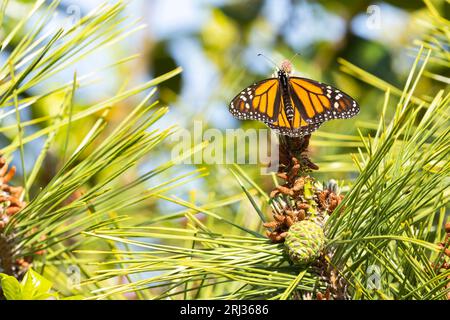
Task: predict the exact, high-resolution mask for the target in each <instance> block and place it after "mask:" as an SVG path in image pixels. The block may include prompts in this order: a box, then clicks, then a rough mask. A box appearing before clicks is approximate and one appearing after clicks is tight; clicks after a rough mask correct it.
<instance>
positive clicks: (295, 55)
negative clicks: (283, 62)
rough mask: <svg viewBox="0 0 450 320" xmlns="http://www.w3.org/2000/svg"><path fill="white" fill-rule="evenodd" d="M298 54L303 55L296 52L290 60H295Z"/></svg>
mask: <svg viewBox="0 0 450 320" xmlns="http://www.w3.org/2000/svg"><path fill="white" fill-rule="evenodd" d="M297 56H301V54H300V53H298V52H296V53H295V54H294V55H293V56H292V58H291V59H289V61H291V62H292V61H294V58H295V57H297Z"/></svg>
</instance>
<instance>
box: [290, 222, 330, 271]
mask: <svg viewBox="0 0 450 320" xmlns="http://www.w3.org/2000/svg"><path fill="white" fill-rule="evenodd" d="M284 244H285V246H286V250H287V253H288V254H289V257H290V258H291V260H292V262H294V263H295V264H298V265H307V264H309V263H311V262H313V261H314V260H316V259H317V258H318V257H319V256H320V252H321V251H322V250H323V248H324V246H325V234H324V233H323V230H322V228H321V227H319V226H318V225H317V224H315V223H314V222H312V221H310V220H303V221H300V222H296V223H294V224H293V225H292V226H291V227H290V228H289V231H288V234H287V236H286V239H285V241H284Z"/></svg>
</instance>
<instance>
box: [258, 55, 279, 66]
mask: <svg viewBox="0 0 450 320" xmlns="http://www.w3.org/2000/svg"><path fill="white" fill-rule="evenodd" d="M258 57H263V58H265V59H266V60H267V61H269V62H270V63H271V64H273V65H274V66H275V68H276V69H278V65H277V64H276V63H275V62H274V61H273V60H272V59H270V58H268V57H266V56H265V55H263V54H262V53H258Z"/></svg>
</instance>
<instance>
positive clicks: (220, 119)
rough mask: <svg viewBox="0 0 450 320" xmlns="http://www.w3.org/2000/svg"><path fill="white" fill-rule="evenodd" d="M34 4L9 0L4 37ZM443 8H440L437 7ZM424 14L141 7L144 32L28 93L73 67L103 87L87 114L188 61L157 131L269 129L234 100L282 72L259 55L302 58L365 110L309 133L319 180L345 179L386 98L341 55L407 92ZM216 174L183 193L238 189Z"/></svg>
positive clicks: (274, 4) (64, 16)
mask: <svg viewBox="0 0 450 320" xmlns="http://www.w3.org/2000/svg"><path fill="white" fill-rule="evenodd" d="M112 2H114V1H112ZM33 3H34V1H19V0H12V1H10V5H9V6H8V9H7V12H6V13H7V14H6V17H5V20H4V21H3V24H2V29H1V32H2V34H7V33H8V31H11V30H12V29H13V28H14V27H15V23H17V21H18V20H19V19H20V18H22V17H23V16H24V15H26V14H27V12H28V11H29V10H30V8H31V6H32V5H33ZM100 3H102V1H93V0H83V1H62V2H61V4H60V5H59V7H58V15H57V16H55V17H54V19H53V24H52V23H51V24H49V25H48V26H47V29H48V31H52V30H56V29H57V28H58V27H60V26H63V25H65V24H70V23H73V22H75V21H76V20H77V19H79V18H80V17H83V16H84V15H86V14H87V13H88V12H89V11H90V10H92V9H93V8H94V7H96V6H97V5H99V4H100ZM445 3H446V2H445V1H441V2H439V1H438V2H437V4H438V5H439V4H440V5H441V6H444V5H445ZM424 10H425V7H424V3H423V2H422V1H419V0H417V1H379V2H373V1H294V0H265V1H262V0H261V1H258V0H251V1H227V0H212V1H206V0H204V1H202V0H169V1H166V0H150V1H148V0H147V1H144V0H133V1H130V3H129V5H128V6H127V10H126V11H127V12H126V13H127V15H128V16H129V19H130V21H133V20H135V19H137V20H139V23H143V24H144V25H145V26H144V27H142V28H141V30H139V31H138V32H136V33H133V34H130V35H129V36H127V37H126V38H125V39H124V40H123V41H120V42H117V43H115V44H114V45H113V46H109V47H107V48H102V50H100V51H96V52H94V53H93V54H91V55H88V56H87V57H86V58H84V59H82V60H81V61H78V62H76V63H73V64H70V65H69V66H68V67H67V68H66V69H64V70H62V71H61V72H58V73H57V74H56V75H54V76H52V77H51V78H50V79H48V80H46V82H45V83H43V84H40V85H39V86H36V87H33V88H31V89H30V92H29V94H32V95H36V94H39V93H44V92H47V91H48V90H49V88H51V87H57V86H58V85H60V84H62V83H66V82H70V81H71V80H72V78H73V73H74V71H76V72H77V75H78V76H79V77H81V76H82V75H85V74H89V73H92V72H95V77H96V78H97V81H96V82H95V83H93V84H91V85H89V86H85V87H82V88H81V89H80V90H78V91H77V93H76V97H75V103H76V106H75V108H76V110H79V109H83V107H85V106H87V105H92V104H93V103H95V102H96V101H100V100H101V99H105V98H107V97H108V96H111V95H113V94H116V93H117V92H118V91H120V90H121V88H122V87H123V86H124V84H126V85H127V86H129V85H131V84H137V83H140V82H142V81H143V80H148V79H150V78H152V77H155V76H158V75H161V74H163V73H165V72H167V71H170V70H172V69H173V68H175V67H176V66H181V67H182V68H183V70H184V71H183V73H182V74H181V76H178V77H175V78H173V79H171V80H169V81H166V82H164V83H163V84H162V85H161V86H160V87H159V92H158V95H159V99H160V100H161V102H162V103H163V104H167V105H169V106H170V107H171V109H170V113H169V114H168V115H167V116H165V117H164V118H163V119H162V121H159V122H158V125H159V126H161V127H167V126H170V125H172V124H178V125H179V126H180V127H181V128H185V129H188V130H190V129H192V126H193V123H194V120H201V121H202V125H203V127H204V128H205V129H207V128H218V129H219V130H223V131H224V130H225V129H227V128H239V127H243V128H253V127H256V128H264V124H262V123H257V122H250V121H246V122H243V121H238V120H236V119H234V118H233V117H232V116H231V115H230V114H229V112H228V107H227V105H228V103H229V101H230V100H231V99H232V98H233V97H234V96H235V95H236V93H238V92H239V91H240V90H241V89H242V88H244V87H245V86H247V85H249V84H251V83H253V82H254V81H256V80H260V79H263V78H265V77H268V76H269V75H270V74H272V72H273V71H274V70H273V66H272V65H270V64H269V63H268V62H267V61H266V60H264V59H262V58H259V57H257V54H258V53H263V54H265V55H266V56H268V57H270V58H271V59H273V60H274V61H276V62H277V63H279V62H280V61H281V60H282V59H284V58H290V57H292V56H293V55H294V54H295V53H300V55H299V56H297V57H295V59H294V60H293V63H294V66H295V74H297V75H299V76H304V77H308V78H312V79H315V80H319V81H322V82H326V83H329V84H332V85H334V86H336V87H338V88H340V89H341V90H343V91H345V92H347V93H348V94H350V95H351V96H352V97H354V98H355V99H356V100H357V101H358V102H359V104H360V106H361V113H360V114H359V115H358V116H357V117H356V118H355V119H351V120H335V121H331V122H329V123H326V124H324V125H323V126H322V127H321V128H320V130H319V131H318V132H317V133H316V134H314V135H313V138H312V146H311V153H312V159H313V161H315V162H317V163H318V164H319V166H320V167H321V170H320V171H319V172H318V173H315V174H314V175H315V176H316V177H318V178H319V179H323V180H326V179H330V178H334V179H349V178H351V177H354V176H355V174H356V168H355V167H354V166H352V165H351V153H352V152H357V147H358V146H360V142H357V138H356V137H355V135H356V134H357V128H361V130H362V132H363V133H364V134H370V132H371V130H374V129H375V127H374V124H375V123H376V122H377V121H378V119H379V117H380V112H381V108H382V103H381V102H382V101H383V98H382V96H383V92H381V91H380V90H377V89H374V88H373V87H372V86H370V85H368V84H366V83H364V82H362V81H360V80H357V79H355V78H353V77H351V76H349V75H347V74H345V73H343V72H342V71H341V69H340V64H339V62H338V61H339V58H342V59H345V60H347V61H349V62H350V63H352V64H354V65H356V66H358V67H360V68H362V69H364V70H366V71H367V72H370V73H372V74H374V75H376V76H377V77H379V78H381V79H383V80H385V81H387V82H388V83H390V84H392V85H394V86H397V87H399V88H401V87H402V86H403V84H404V82H405V80H406V77H407V75H408V71H409V68H410V66H411V64H412V62H413V59H414V56H415V52H414V50H415V49H414V48H413V47H412V43H413V40H414V39H417V38H419V37H421V36H423V33H425V32H426V28H424V24H426V22H424V21H422V20H421V18H422V15H423V12H424ZM29 27H30V28H31V27H32V25H31V24H30V26H29ZM13 47H14V42H13V43H11V47H10V48H6V50H5V51H4V52H2V53H1V55H0V59H5V56H6V55H8V51H10V50H11V49H12V48H13ZM132 54H139V57H138V58H137V59H134V60H132V61H129V62H127V63H123V64H121V65H120V66H119V67H117V68H112V69H102V67H106V66H108V65H109V64H112V63H113V62H114V61H117V60H120V59H123V58H124V57H127V56H129V55H132ZM440 72H441V73H442V71H440ZM434 85H436V84H435V82H433V81H432V80H431V79H430V81H429V82H427V81H422V83H421V87H420V88H418V94H423V93H425V94H426V93H427V92H434V91H435V90H434V89H433V88H432V86H434ZM26 95H27V93H25V94H24V96H26ZM62 99H63V95H62V94H61V95H51V96H49V97H48V98H47V99H44V100H41V101H40V102H39V103H38V104H37V105H35V106H33V108H31V109H26V110H24V111H23V114H22V115H21V117H22V119H25V120H26V119H32V118H37V117H44V116H46V115H51V114H52V112H55V110H56V108H55V107H54V106H57V105H58V104H60V103H61V100H62ZM136 101H137V100H136V99H129V100H127V101H126V102H125V103H122V104H123V105H121V107H120V108H114V109H113V111H112V112H111V113H110V114H109V116H108V117H109V120H110V121H111V122H112V123H114V122H118V121H120V120H121V119H122V118H123V117H124V115H126V114H128V113H129V111H130V110H131V109H132V108H133V106H134V105H135V103H136ZM388 112H389V110H388ZM96 117H98V115H95V116H93V117H92V118H91V119H87V120H86V119H85V120H83V121H82V122H77V123H74V124H73V129H72V131H71V132H72V134H71V135H70V137H69V144H68V151H69V152H70V151H71V150H72V151H73V150H74V149H75V148H76V146H77V145H78V143H79V142H80V141H81V139H82V138H83V136H84V135H85V134H86V132H88V130H89V129H90V127H91V126H92V124H93V123H94V121H95V119H96ZM14 123H15V117H14V115H12V116H10V117H7V118H5V119H3V121H2V123H1V126H3V127H6V126H12V125H14ZM43 125H45V123H43ZM38 129H39V123H38V124H36V125H32V126H27V128H26V134H31V133H33V132H35V131H36V130H38ZM15 134H16V132H15V130H9V131H3V132H2V134H1V136H0V145H1V146H2V147H3V146H5V145H7V144H8V143H9V141H11V140H12V139H14V137H15ZM337 135H340V138H342V139H340V141H339V142H336V143H334V140H333V136H337ZM341 135H348V136H341ZM355 138H356V139H355ZM64 139H65V138H64V136H63V135H62V136H61V137H59V140H58V144H57V145H56V146H55V147H52V148H51V150H50V156H49V157H47V159H46V162H45V170H43V172H45V174H41V175H40V176H39V181H38V183H36V184H35V190H34V191H37V190H38V189H39V187H38V186H44V185H45V184H46V183H47V182H48V181H49V179H50V178H51V177H52V176H53V175H54V173H55V170H57V169H58V168H60V167H61V166H62V164H63V156H62V153H63V149H64V148H63V145H64ZM342 140H344V142H342ZM43 141H44V140H43V139H37V140H35V141H33V142H32V143H29V144H27V145H26V146H25V153H26V155H27V156H26V159H27V161H26V167H27V168H28V169H29V168H32V166H33V163H34V159H35V158H36V157H37V155H38V153H39V151H40V150H41V148H42V144H43ZM175 142H176V141H172V143H175ZM197 142H199V141H197ZM170 150H171V149H170V144H169V145H167V144H166V145H165V146H164V147H161V148H160V149H159V152H158V154H152V155H151V156H149V157H148V159H146V162H145V163H142V164H140V167H139V168H138V171H137V172H135V174H136V175H137V174H139V171H140V172H144V171H145V170H146V168H148V167H154V166H155V165H156V164H158V163H162V162H164V161H166V160H167V159H168V158H169V157H170V156H171V154H170ZM18 155H19V153H18V151H16V152H15V157H14V160H13V162H14V163H15V164H16V165H17V167H18V169H19V175H18V176H17V181H21V180H20V168H21V166H20V165H19V156H18ZM178 168H179V170H180V172H182V171H183V170H186V171H188V170H190V169H192V166H190V165H180V166H179V167H178ZM209 170H210V175H209V176H208V177H206V178H204V179H203V180H199V181H196V182H192V183H189V184H186V185H184V186H182V187H180V188H178V189H177V191H176V192H177V193H179V196H182V197H184V198H186V197H191V198H192V197H193V198H195V199H197V198H200V199H201V201H202V202H207V201H208V199H209V198H214V197H215V196H216V195H217V194H219V195H220V196H221V197H223V196H225V195H227V194H230V195H231V194H234V193H235V192H236V190H239V187H238V185H237V184H236V182H235V181H234V180H233V179H232V178H231V177H230V175H229V172H228V171H227V170H226V169H225V167H224V166H220V165H219V166H214V165H213V166H209ZM248 172H251V173H252V175H253V176H254V178H255V180H256V181H257V182H258V183H259V184H261V185H262V186H263V188H264V189H265V190H267V191H269V190H270V188H271V187H272V179H271V178H270V176H261V175H260V174H259V172H260V171H259V167H258V166H254V165H253V166H248ZM129 178H130V177H128V176H124V177H123V178H122V179H123V180H124V181H127V179H129ZM168 208H169V209H168ZM172 209H173V208H172V207H170V206H169V207H167V206H166V205H164V206H161V207H160V208H159V210H162V211H164V210H172Z"/></svg>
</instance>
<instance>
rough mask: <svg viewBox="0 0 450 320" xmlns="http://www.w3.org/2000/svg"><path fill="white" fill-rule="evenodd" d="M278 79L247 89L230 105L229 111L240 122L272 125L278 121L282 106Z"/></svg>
mask: <svg viewBox="0 0 450 320" xmlns="http://www.w3.org/2000/svg"><path fill="white" fill-rule="evenodd" d="M281 100H282V99H281V90H280V84H279V80H278V78H270V79H266V80H262V81H260V82H258V83H255V84H254V85H252V86H249V87H247V88H245V89H244V90H243V91H242V92H241V93H239V94H238V95H237V96H236V97H235V98H234V99H233V100H232V101H231V103H230V106H229V111H230V112H231V114H232V115H233V116H234V117H235V118H237V119H240V120H259V121H263V122H265V123H272V122H274V121H276V120H277V119H278V114H279V112H280V105H281Z"/></svg>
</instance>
